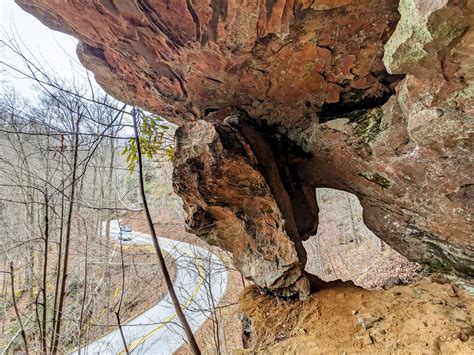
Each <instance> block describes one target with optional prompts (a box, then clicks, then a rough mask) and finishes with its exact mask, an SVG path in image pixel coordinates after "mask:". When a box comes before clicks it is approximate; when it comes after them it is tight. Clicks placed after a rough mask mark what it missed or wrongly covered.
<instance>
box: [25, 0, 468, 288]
mask: <svg viewBox="0 0 474 355" xmlns="http://www.w3.org/2000/svg"><path fill="white" fill-rule="evenodd" d="M17 3H18V4H19V5H20V6H21V7H22V8H23V9H25V10H26V11H28V12H30V13H32V14H33V15H35V16H36V17H38V18H39V19H40V20H41V21H43V22H44V23H45V24H46V25H48V26H49V27H51V28H53V29H56V30H60V31H63V32H66V33H69V34H71V35H73V36H75V37H77V38H78V39H79V40H80V43H79V46H78V55H79V58H80V60H81V62H82V63H83V64H84V65H85V66H86V67H87V68H89V69H90V70H92V71H93V72H94V74H95V77H96V79H97V81H98V82H99V83H100V84H101V85H102V86H103V87H104V89H106V90H107V91H108V92H109V93H111V94H112V95H114V96H115V97H117V98H119V99H121V100H123V101H125V102H128V103H132V104H134V105H138V106H141V107H144V108H146V109H148V110H150V111H153V112H155V113H157V114H160V115H162V116H163V117H165V118H166V119H168V120H170V121H172V122H174V123H176V124H178V125H179V126H181V128H180V129H179V130H178V134H177V137H176V143H177V153H176V156H175V162H174V164H175V167H176V171H175V177H174V180H175V186H176V191H177V192H178V193H179V194H180V195H181V196H182V198H183V200H184V203H185V208H186V211H187V222H188V224H189V227H190V229H192V230H193V231H194V232H195V233H197V234H198V235H200V236H201V237H202V238H204V239H206V240H207V241H209V242H210V243H212V244H216V245H220V246H221V247H223V248H224V249H226V250H229V251H230V252H232V253H233V256H234V262H235V264H236V266H237V267H238V268H239V269H240V270H241V271H242V273H243V274H244V275H245V276H246V277H247V278H249V279H252V280H253V281H255V283H256V284H257V285H259V286H261V287H264V288H267V289H269V290H272V291H274V292H280V293H282V294H284V295H289V294H291V293H298V292H299V293H300V294H306V293H307V292H308V287H309V286H308V278H307V277H306V275H304V272H303V270H304V264H305V262H306V254H305V251H304V248H303V247H302V243H301V241H302V240H305V239H306V238H308V237H309V236H310V235H311V234H315V230H316V228H317V205H316V198H315V188H316V187H331V188H336V189H340V190H345V191H349V192H351V193H354V194H356V195H357V196H358V197H359V199H360V201H361V204H362V207H363V208H364V220H365V223H366V224H367V226H368V227H369V228H370V229H371V230H372V231H374V232H375V233H376V235H377V236H378V237H380V238H381V239H383V240H384V241H385V242H387V243H388V244H389V245H390V246H392V247H393V248H394V249H396V250H397V251H398V252H400V253H401V254H403V255H404V256H406V257H408V258H409V259H410V260H413V261H418V262H421V263H424V264H427V265H429V267H430V268H431V269H432V270H435V271H438V272H444V273H451V272H455V273H457V274H458V275H460V276H463V277H472V276H473V275H474V270H473V265H474V263H473V254H474V247H473V244H474V243H473V230H472V225H473V223H472V201H473V193H474V183H473V175H474V174H473V171H474V167H473V164H472V148H473V147H472V142H473V128H474V125H473V116H474V100H473V95H474V70H473V69H474V59H473V58H474V46H473V43H474V31H473V28H472V26H473V24H474V15H473V13H474V1H472V0H452V1H448V0H436V1H416V0H401V1H400V2H398V1H392V0H382V1H368V0H321V1H309V0H278V1H273V0H262V1H240V0H175V1H172V2H168V1H163V0H134V1H130V0H92V1H90V2H88V3H87V5H86V4H85V3H84V1H79V0H71V1H64V2H58V1H56V0H17Z"/></svg>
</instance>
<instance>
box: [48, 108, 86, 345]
mask: <svg viewBox="0 0 474 355" xmlns="http://www.w3.org/2000/svg"><path fill="white" fill-rule="evenodd" d="M80 121H81V118H80V117H79V118H78V119H77V120H76V125H75V126H76V127H75V132H74V153H73V163H72V182H71V193H70V195H69V209H68V215H67V222H66V235H65V241H64V242H65V245H64V259H63V267H62V269H63V270H62V279H61V290H60V292H59V305H58V314H57V319H56V324H55V331H54V341H53V347H52V351H51V353H52V354H56V353H57V351H58V342H59V336H60V333H61V318H62V313H63V309H64V301H65V298H66V281H67V272H68V262H69V247H70V243H71V227H72V212H73V210H74V197H75V193H76V175H77V160H78V151H79V124H80Z"/></svg>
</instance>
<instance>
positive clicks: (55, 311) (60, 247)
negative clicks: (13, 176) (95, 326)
mask: <svg viewBox="0 0 474 355" xmlns="http://www.w3.org/2000/svg"><path fill="white" fill-rule="evenodd" d="M63 162H64V161H63V157H62V156H61V165H62V168H63V170H64V164H63ZM61 185H62V188H61V191H64V180H63V181H62V184H61ZM63 233H64V193H63V194H62V195H61V225H60V227H59V242H58V247H57V251H58V259H57V268H56V283H55V286H54V304H53V319H52V333H51V343H50V352H52V351H53V344H54V339H55V337H56V321H57V319H58V298H59V288H60V281H61V260H62V250H63Z"/></svg>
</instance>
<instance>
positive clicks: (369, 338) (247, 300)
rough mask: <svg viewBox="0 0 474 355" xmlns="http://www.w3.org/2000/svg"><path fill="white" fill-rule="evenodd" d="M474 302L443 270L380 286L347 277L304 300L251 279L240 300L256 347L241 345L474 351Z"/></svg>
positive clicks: (310, 350)
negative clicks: (268, 291)
mask: <svg viewBox="0 0 474 355" xmlns="http://www.w3.org/2000/svg"><path fill="white" fill-rule="evenodd" d="M433 278H434V277H433ZM433 278H432V279H433ZM473 304H474V302H473V298H472V297H471V296H469V295H467V294H466V293H465V292H464V291H462V290H461V289H460V288H458V287H457V286H454V285H452V284H450V283H448V282H446V280H445V279H443V278H438V280H434V282H433V281H431V280H429V279H423V280H420V281H418V282H417V283H415V284H414V285H410V286H396V287H393V288H391V289H389V290H380V291H368V290H364V289H361V288H358V287H356V286H352V285H349V284H344V285H341V286H339V287H336V288H332V289H326V290H322V291H320V292H317V293H315V294H313V295H311V296H310V298H309V299H308V300H307V301H303V302H302V301H290V302H285V301H278V300H277V299H276V298H272V297H269V296H266V295H262V294H260V293H259V291H258V290H257V288H254V287H250V288H247V290H246V291H245V292H244V293H243V294H242V297H241V300H240V306H241V309H242V311H243V312H244V314H245V315H246V316H247V317H248V319H249V320H250V326H249V327H247V330H248V331H250V338H249V339H248V346H249V347H250V348H249V350H246V351H244V350H241V351H238V352H237V353H238V354H239V353H240V354H243V353H246V354H247V353H255V352H256V351H258V353H259V354H318V353H325V354H327V353H379V354H380V353H400V354H406V353H415V354H419V353H428V354H437V353H455V354H472V353H474V342H473V339H474V338H473V337H472V335H473V334H474V327H473V323H472V310H473Z"/></svg>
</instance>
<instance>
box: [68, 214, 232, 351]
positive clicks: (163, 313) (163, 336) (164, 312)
mask: <svg viewBox="0 0 474 355" xmlns="http://www.w3.org/2000/svg"><path fill="white" fill-rule="evenodd" d="M110 230H111V234H112V235H114V234H115V235H116V234H117V232H118V231H119V224H118V222H117V221H113V222H112V224H111V227H110ZM159 242H160V246H161V249H162V250H163V251H164V252H165V253H167V254H168V255H169V256H170V257H172V258H173V259H174V260H175V262H176V278H175V281H174V288H175V291H176V293H177V296H178V298H179V300H180V303H181V305H182V307H183V310H184V313H185V315H186V318H187V319H188V322H189V324H190V326H191V328H192V330H193V332H196V331H197V330H198V329H199V327H200V326H201V325H202V324H203V323H204V322H205V321H206V320H207V319H208V317H209V316H210V314H211V312H212V311H213V309H214V308H215V306H217V305H218V304H219V301H220V300H221V298H222V296H223V295H224V292H225V290H226V287H227V271H226V269H225V267H224V264H223V263H222V261H221V260H220V258H219V257H217V256H216V255H214V254H212V253H211V252H209V251H208V250H205V249H202V248H200V247H197V246H195V245H192V244H188V243H184V242H179V241H175V240H171V239H166V238H161V237H159ZM123 243H124V244H137V245H143V244H152V240H151V236H150V235H148V234H144V233H138V232H132V240H131V241H128V242H125V241H124V242H123ZM210 281H212V282H210ZM123 332H124V335H125V339H126V341H127V345H128V348H129V351H130V353H133V354H150V355H151V354H153V355H155V354H172V353H173V352H175V351H176V350H178V349H179V347H180V346H181V345H183V343H184V341H185V334H184V330H183V328H182V327H181V325H180V323H179V319H178V318H177V316H176V313H175V310H174V307H173V304H172V302H171V298H170V296H169V294H168V295H167V296H166V297H164V298H163V299H162V300H161V301H160V302H159V303H158V304H156V305H155V306H153V307H152V308H150V309H149V310H147V311H146V312H145V313H143V314H141V315H139V316H138V317H136V318H134V319H132V320H131V321H130V322H128V323H126V324H124V325H123ZM77 353H78V352H76V353H75V354H77ZM80 353H81V354H122V353H124V346H123V341H122V339H121V337H120V333H119V330H118V329H117V330H114V331H112V332H111V333H108V334H107V335H105V336H103V337H102V338H100V339H99V340H97V341H95V342H93V343H90V344H88V345H86V346H84V347H83V348H81V349H80Z"/></svg>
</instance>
